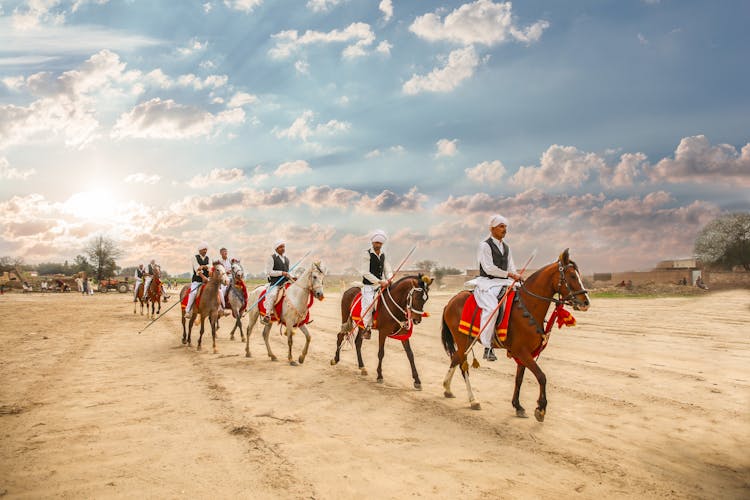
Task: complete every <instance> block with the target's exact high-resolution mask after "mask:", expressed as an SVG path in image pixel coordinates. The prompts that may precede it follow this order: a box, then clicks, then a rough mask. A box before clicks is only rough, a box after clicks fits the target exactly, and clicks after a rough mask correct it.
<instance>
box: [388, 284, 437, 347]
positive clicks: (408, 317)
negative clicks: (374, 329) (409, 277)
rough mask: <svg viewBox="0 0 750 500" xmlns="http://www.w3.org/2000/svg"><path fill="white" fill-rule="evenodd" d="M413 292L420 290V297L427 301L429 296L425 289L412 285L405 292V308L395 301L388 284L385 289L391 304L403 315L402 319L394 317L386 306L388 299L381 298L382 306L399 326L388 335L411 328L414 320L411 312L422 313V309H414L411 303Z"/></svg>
mask: <svg viewBox="0 0 750 500" xmlns="http://www.w3.org/2000/svg"><path fill="white" fill-rule="evenodd" d="M414 292H422V298H423V299H424V301H425V303H426V302H427V299H428V298H429V297H428V295H427V291H426V290H425V289H424V288H422V287H418V286H414V285H412V287H411V290H409V291H408V292H407V294H406V309H404V308H402V307H401V306H400V305H399V304H398V302H396V299H394V298H393V295H392V294H391V287H390V286H388V288H386V290H385V294H386V295H387V296H388V298H390V299H391V302H393V306H394V307H396V309H398V311H399V312H400V313H401V314H402V315H403V316H404V319H399V318H397V317H396V315H395V314H393V311H391V308H390V307H388V301H387V300H385V299H383V306H384V307H385V310H386V311H387V312H388V314H389V315H390V317H391V318H393V321H395V322H396V323H397V324H398V325H399V326H400V328H399V329H398V330H396V331H395V332H393V333H391V334H390V335H395V334H396V333H398V332H400V331H401V330H410V329H411V328H412V325H413V324H414V321H413V320H412V313H414V314H419V315H420V316H421V315H424V311H421V310H418V309H414V307H413V303H414Z"/></svg>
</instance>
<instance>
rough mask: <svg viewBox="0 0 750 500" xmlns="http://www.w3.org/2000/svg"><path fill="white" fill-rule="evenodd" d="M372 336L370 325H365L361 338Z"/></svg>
mask: <svg viewBox="0 0 750 500" xmlns="http://www.w3.org/2000/svg"><path fill="white" fill-rule="evenodd" d="M371 337H372V327H371V326H366V327H365V330H364V331H363V332H362V338H363V339H370V338H371Z"/></svg>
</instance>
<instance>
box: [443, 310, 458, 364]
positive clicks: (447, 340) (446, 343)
mask: <svg viewBox="0 0 750 500" xmlns="http://www.w3.org/2000/svg"><path fill="white" fill-rule="evenodd" d="M442 333H443V347H444V348H445V352H447V353H448V356H453V355H454V354H455V353H456V342H455V341H454V340H453V334H452V333H451V329H450V328H448V323H446V322H445V315H443V332H442Z"/></svg>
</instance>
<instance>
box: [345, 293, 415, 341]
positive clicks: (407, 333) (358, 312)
mask: <svg viewBox="0 0 750 500" xmlns="http://www.w3.org/2000/svg"><path fill="white" fill-rule="evenodd" d="M382 297H383V296H382V295H378V297H377V298H376V299H375V303H374V305H373V306H372V307H373V311H372V328H373V329H375V330H377V329H378V312H379V311H380V309H379V307H378V306H379V305H380V299H381V298H382ZM363 312H364V311H362V292H359V293H357V295H356V296H355V297H354V300H353V301H352V307H351V310H350V311H349V313H350V315H351V317H352V321H353V322H354V324H355V325H357V327H359V328H361V329H364V327H365V323H364V320H363V319H362V313H363ZM413 331H414V325H413V324H411V326H410V327H409V329H408V330H405V329H401V330H398V331H396V332H393V333H388V332H386V334H387V335H388V338H392V339H395V340H401V341H404V340H409V338H410V337H411V334H412V332H413Z"/></svg>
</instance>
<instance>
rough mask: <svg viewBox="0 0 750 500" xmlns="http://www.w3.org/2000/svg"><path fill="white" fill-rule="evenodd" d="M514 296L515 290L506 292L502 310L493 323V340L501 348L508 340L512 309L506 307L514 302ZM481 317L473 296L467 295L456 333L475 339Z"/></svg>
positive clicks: (479, 308)
mask: <svg viewBox="0 0 750 500" xmlns="http://www.w3.org/2000/svg"><path fill="white" fill-rule="evenodd" d="M515 295H516V291H515V290H511V291H510V292H508V296H507V297H506V299H505V307H504V310H502V311H501V312H500V313H499V314H498V315H497V320H496V321H495V338H496V339H497V341H498V342H499V344H500V345H499V347H503V346H504V345H505V342H506V340H507V339H508V323H509V322H510V313H511V310H512V309H513V308H512V307H508V305H509V304H511V305H512V304H513V303H514V302H515V300H516V297H515ZM481 317H482V308H481V307H479V306H478V305H477V301H476V299H475V298H474V294H473V293H471V294H469V298H468V299H466V302H464V308H463V311H462V312H461V320H460V321H459V323H458V331H459V332H461V333H463V334H464V335H469V336H471V337H476V336H477V335H479V329H480V328H482V325H480V324H479V323H480V321H481Z"/></svg>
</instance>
